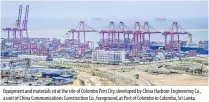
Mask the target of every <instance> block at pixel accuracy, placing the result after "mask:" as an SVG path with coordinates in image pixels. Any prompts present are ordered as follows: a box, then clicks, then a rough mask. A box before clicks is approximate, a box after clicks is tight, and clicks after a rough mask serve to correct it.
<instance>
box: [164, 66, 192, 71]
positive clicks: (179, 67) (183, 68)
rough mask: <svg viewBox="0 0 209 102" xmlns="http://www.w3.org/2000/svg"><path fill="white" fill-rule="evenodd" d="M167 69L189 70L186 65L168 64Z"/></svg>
mask: <svg viewBox="0 0 209 102" xmlns="http://www.w3.org/2000/svg"><path fill="white" fill-rule="evenodd" d="M166 68H167V69H174V70H182V71H188V70H189V69H188V67H185V66H167V67H166Z"/></svg>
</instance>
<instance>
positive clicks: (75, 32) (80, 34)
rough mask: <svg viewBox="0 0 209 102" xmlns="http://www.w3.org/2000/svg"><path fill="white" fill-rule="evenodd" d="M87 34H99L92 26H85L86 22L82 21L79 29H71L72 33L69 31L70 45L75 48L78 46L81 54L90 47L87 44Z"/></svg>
mask: <svg viewBox="0 0 209 102" xmlns="http://www.w3.org/2000/svg"><path fill="white" fill-rule="evenodd" d="M86 32H97V31H96V30H94V29H93V28H91V27H90V26H88V25H87V24H85V23H84V21H80V23H79V26H78V28H76V29H71V30H70V31H68V34H69V37H70V35H71V38H70V45H71V46H73V47H75V45H77V47H76V48H78V50H79V51H78V52H79V53H80V54H82V53H83V52H84V50H86V49H87V48H88V47H89V45H88V44H87V42H86ZM76 36H77V38H76ZM81 38H83V39H81Z"/></svg>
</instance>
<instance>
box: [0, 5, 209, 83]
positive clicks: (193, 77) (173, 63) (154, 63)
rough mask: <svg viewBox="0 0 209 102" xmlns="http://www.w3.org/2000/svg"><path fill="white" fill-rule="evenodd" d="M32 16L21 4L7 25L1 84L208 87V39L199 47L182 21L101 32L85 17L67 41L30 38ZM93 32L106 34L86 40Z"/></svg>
mask: <svg viewBox="0 0 209 102" xmlns="http://www.w3.org/2000/svg"><path fill="white" fill-rule="evenodd" d="M22 15H23V16H22ZM29 18H30V17H29V5H26V6H25V9H24V6H23V5H20V6H19V12H18V17H17V20H14V24H12V25H9V24H8V25H9V26H8V27H3V28H2V31H3V32H4V33H2V35H7V37H6V38H2V37H1V85H6V86H7V85H32V86H53V85H67V86H153V85H164V86H166V85H192V86H194V85H202V86H205V85H208V41H199V43H198V44H196V46H194V44H193V43H192V34H191V33H189V32H187V31H185V30H184V29H183V27H181V25H180V23H181V22H175V21H174V22H173V23H172V24H170V25H171V26H170V27H168V28H167V30H165V31H163V32H162V31H158V30H157V29H155V28H154V27H153V26H151V24H150V23H149V22H141V23H140V22H133V25H126V24H125V23H124V22H123V21H120V22H114V21H111V22H109V23H108V22H107V26H106V27H104V29H102V30H96V29H94V28H93V27H91V26H90V25H88V24H86V23H85V21H80V22H78V27H75V28H70V29H69V30H68V31H66V33H65V34H63V35H65V36H66V37H65V39H64V41H61V39H58V38H32V37H30V36H29V35H30V34H29V33H28V23H29ZM75 26H76V25H75ZM92 32H96V33H97V34H99V35H101V37H100V38H97V39H100V40H99V42H94V41H90V40H88V39H87V38H86V34H87V33H92ZM152 34H155V35H159V36H162V38H164V41H163V42H156V41H154V38H151V35H152ZM181 36H187V37H188V40H187V41H184V40H181ZM95 45H96V46H97V47H95Z"/></svg>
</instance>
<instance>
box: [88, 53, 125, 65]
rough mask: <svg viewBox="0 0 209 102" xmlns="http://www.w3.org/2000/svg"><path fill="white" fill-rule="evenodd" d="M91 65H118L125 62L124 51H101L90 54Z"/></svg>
mask: <svg viewBox="0 0 209 102" xmlns="http://www.w3.org/2000/svg"><path fill="white" fill-rule="evenodd" d="M92 62H93V63H105V64H119V63H124V62H125V51H103V50H96V51H94V52H92Z"/></svg>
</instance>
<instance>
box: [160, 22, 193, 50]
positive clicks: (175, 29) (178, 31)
mask: <svg viewBox="0 0 209 102" xmlns="http://www.w3.org/2000/svg"><path fill="white" fill-rule="evenodd" d="M187 34H189V33H188V32H187V31H185V30H184V29H183V28H182V27H181V26H180V25H179V24H178V23H177V22H173V24H172V26H171V27H170V28H169V29H168V30H166V31H164V33H163V35H164V36H165V45H164V46H165V50H167V51H174V49H175V47H176V46H175V45H174V42H175V41H174V36H175V35H177V44H178V45H177V46H178V48H179V46H180V45H179V44H180V40H179V39H180V38H179V36H180V35H187ZM168 36H170V42H169V43H168V42H167V37H168Z"/></svg>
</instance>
